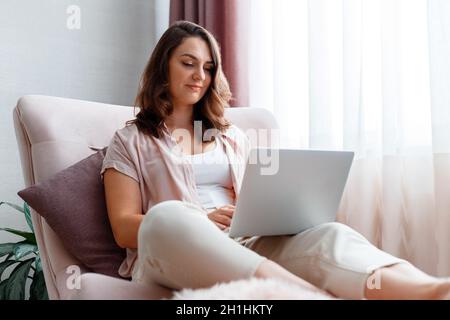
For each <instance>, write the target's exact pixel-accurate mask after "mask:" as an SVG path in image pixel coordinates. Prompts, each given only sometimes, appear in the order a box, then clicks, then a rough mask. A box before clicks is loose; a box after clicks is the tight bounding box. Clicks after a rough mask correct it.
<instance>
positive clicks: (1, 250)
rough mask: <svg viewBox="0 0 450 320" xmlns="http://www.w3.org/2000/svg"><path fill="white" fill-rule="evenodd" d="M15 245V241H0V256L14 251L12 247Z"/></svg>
mask: <svg viewBox="0 0 450 320" xmlns="http://www.w3.org/2000/svg"><path fill="white" fill-rule="evenodd" d="M16 245H17V243H12V242H8V243H0V257H3V256H4V255H6V254H9V253H11V252H13V251H14V247H15V246H16Z"/></svg>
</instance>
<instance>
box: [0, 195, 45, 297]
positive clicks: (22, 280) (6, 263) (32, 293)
mask: <svg viewBox="0 0 450 320" xmlns="http://www.w3.org/2000/svg"><path fill="white" fill-rule="evenodd" d="M3 204H5V205H8V206H10V207H11V208H13V209H15V211H17V212H21V213H23V214H24V216H25V220H26V222H27V224H28V226H29V228H30V229H31V232H27V231H21V230H15V229H11V228H0V231H5V232H9V233H12V234H15V235H18V236H20V237H22V238H23V239H24V240H22V241H19V242H16V243H1V244H0V261H1V262H0V280H1V279H2V278H3V277H2V275H3V273H4V272H5V270H6V269H9V270H10V271H11V272H10V275H9V277H8V278H6V279H3V280H1V281H0V300H6V299H11V300H24V299H25V297H26V293H28V294H29V299H30V300H46V299H48V294H47V288H46V287H45V281H44V273H43V271H42V265H41V259H40V256H39V250H38V247H37V244H36V237H35V235H34V229H33V224H32V223H31V214H30V207H29V206H28V204H27V203H26V202H24V204H23V207H20V206H18V205H15V204H13V203H9V202H0V206H1V205H3ZM4 256H6V259H4V258H3V257H4ZM27 279H30V280H31V285H30V287H29V289H28V290H27V285H26V284H27ZM27 291H28V292H27Z"/></svg>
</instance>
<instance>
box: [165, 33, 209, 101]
mask: <svg viewBox="0 0 450 320" xmlns="http://www.w3.org/2000/svg"><path fill="white" fill-rule="evenodd" d="M213 66H214V64H213V61H212V59H211V53H210V51H209V47H208V44H207V43H206V42H205V41H204V40H203V39H201V38H198V37H189V38H186V39H184V41H183V42H182V43H181V44H180V45H179V46H178V47H177V48H176V49H175V50H174V51H173V52H172V56H171V57H170V59H169V91H170V96H171V98H172V103H173V105H174V107H176V106H180V105H194V104H195V103H197V102H198V101H199V100H200V99H201V98H202V97H203V95H204V94H205V92H206V90H208V88H209V85H210V84H211V72H212V68H213Z"/></svg>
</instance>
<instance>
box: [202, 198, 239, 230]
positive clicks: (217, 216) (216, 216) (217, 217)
mask: <svg viewBox="0 0 450 320" xmlns="http://www.w3.org/2000/svg"><path fill="white" fill-rule="evenodd" d="M235 208H236V207H235V206H234V205H232V204H228V205H226V206H223V207H220V208H218V209H216V210H214V211H211V212H209V213H208V218H209V219H210V220H211V221H212V222H214V223H215V224H216V226H218V227H219V229H220V230H225V229H226V228H228V227H229V226H230V224H231V219H232V218H233V214H234V209H235Z"/></svg>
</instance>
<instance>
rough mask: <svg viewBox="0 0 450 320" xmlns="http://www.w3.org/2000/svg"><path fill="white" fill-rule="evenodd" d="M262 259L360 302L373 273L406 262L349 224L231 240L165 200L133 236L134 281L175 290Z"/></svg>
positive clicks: (196, 212) (245, 272) (192, 209)
mask: <svg viewBox="0 0 450 320" xmlns="http://www.w3.org/2000/svg"><path fill="white" fill-rule="evenodd" d="M266 259H270V260H272V261H275V262H277V263H278V264H280V265H281V266H283V267H284V268H286V269H287V270H289V271H290V272H292V273H294V274H296V275H298V276H299V277H301V278H302V279H304V280H306V281H308V282H310V283H312V284H314V285H315V286H317V287H319V288H322V289H324V290H327V291H329V292H331V293H332V294H334V295H335V296H338V297H340V298H349V299H362V298H364V289H365V286H366V282H367V279H368V277H369V276H370V275H371V273H372V272H373V271H374V270H376V269H378V268H381V267H385V266H389V265H393V264H396V263H401V262H404V263H407V262H406V261H405V260H402V259H399V258H396V257H394V256H392V255H390V254H388V253H385V252H383V251H381V250H379V249H377V248H376V247H375V246H373V245H372V244H371V243H370V242H369V241H368V240H367V239H365V238H364V237H363V236H362V235H361V234H359V233H358V232H356V231H355V230H353V229H351V228H350V227H348V226H346V225H344V224H341V223H337V222H332V223H326V224H322V225H319V226H316V227H314V228H311V229H308V230H306V231H304V232H301V233H299V234H296V235H292V236H261V237H252V238H247V239H242V238H236V239H233V238H230V237H228V235H227V234H226V233H225V232H223V231H221V230H220V229H219V228H218V227H217V226H216V225H215V224H214V223H213V222H212V221H211V220H209V219H208V217H207V216H206V215H205V214H204V213H203V212H202V211H201V210H200V209H199V208H198V207H197V206H195V205H193V204H191V203H188V202H182V201H175V200H171V201H164V202H161V203H159V204H157V205H155V206H153V207H152V208H151V209H150V210H149V212H147V214H146V216H145V218H144V219H143V221H142V224H141V226H140V228H139V233H138V259H137V261H136V263H135V265H134V268H133V274H132V279H133V281H136V282H144V283H145V282H147V283H150V282H156V283H158V284H160V285H163V286H165V287H169V288H172V289H175V290H179V289H182V288H205V287H209V286H212V285H214V284H216V283H218V282H229V281H232V280H237V279H244V278H250V277H251V276H253V275H254V273H255V271H256V269H257V268H258V266H259V265H260V264H261V263H262V262H263V261H264V260H266Z"/></svg>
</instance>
